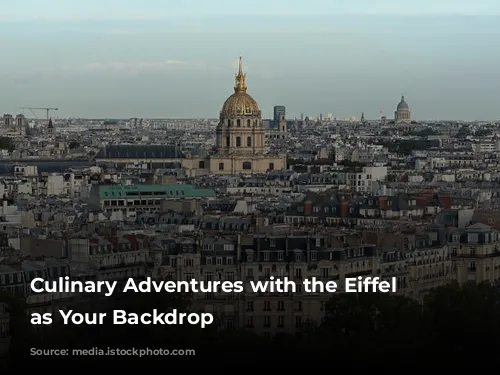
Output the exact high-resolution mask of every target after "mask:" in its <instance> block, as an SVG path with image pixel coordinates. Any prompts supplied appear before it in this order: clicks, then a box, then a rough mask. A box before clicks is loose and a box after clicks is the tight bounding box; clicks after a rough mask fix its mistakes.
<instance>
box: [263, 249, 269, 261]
mask: <svg viewBox="0 0 500 375" xmlns="http://www.w3.org/2000/svg"><path fill="white" fill-rule="evenodd" d="M268 260H269V253H268V252H267V251H266V252H264V261H266V262H267V261H268Z"/></svg>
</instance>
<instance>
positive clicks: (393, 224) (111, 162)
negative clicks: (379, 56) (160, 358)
mask: <svg viewBox="0 0 500 375" xmlns="http://www.w3.org/2000/svg"><path fill="white" fill-rule="evenodd" d="M243 50H244V49H243ZM243 52H244V51H243ZM246 57H247V56H245V55H243V56H241V57H239V56H234V59H235V60H236V61H237V62H236V63H235V67H234V69H233V70H231V69H229V68H228V69H227V71H224V72H223V74H224V75H226V76H227V78H228V80H226V82H230V81H229V79H233V84H232V85H228V86H227V87H226V88H225V89H226V92H227V95H226V96H225V97H220V98H218V99H217V100H219V102H220V104H219V105H218V107H217V108H214V109H213V113H218V117H216V118H191V119H190V118H185V119H181V118H168V117H166V118H157V117H152V118H147V117H140V116H138V117H133V118H130V117H127V118H93V117H92V116H90V117H89V118H82V117H66V116H59V112H63V111H64V108H62V106H61V107H60V105H59V103H56V102H54V103H52V105H51V106H48V107H42V106H18V107H7V108H6V107H4V106H3V105H2V103H1V102H0V110H1V111H3V113H4V114H3V117H2V118H1V119H0V121H1V124H0V193H1V195H2V197H3V198H2V208H1V215H0V218H1V228H0V244H1V246H0V358H9V355H11V356H12V355H13V353H14V354H15V355H17V354H19V353H21V352H23V353H24V352H26V350H27V349H26V345H28V344H27V343H28V342H29V340H35V341H36V343H37V345H38V348H40V349H44V347H43V345H45V344H46V345H47V347H48V346H50V345H52V346H54V345H58V344H60V343H64V342H70V341H72V340H73V339H72V338H70V337H80V338H81V340H82V344H81V345H82V346H85V345H87V346H88V347H94V346H95V347H97V346H102V348H103V350H105V347H109V345H108V344H107V342H108V341H106V340H110V341H109V342H113V343H117V344H118V345H119V344H121V343H122V342H123V343H124V345H125V342H126V341H127V339H125V338H123V337H122V336H120V335H121V334H120V335H119V334H117V333H112V332H114V331H112V328H103V330H102V331H101V333H100V334H101V335H102V337H104V335H105V334H106V335H108V336H106V339H104V338H102V341H99V340H100V339H99V338H98V335H97V334H96V333H95V332H93V331H90V330H89V331H78V330H76V331H73V328H71V329H70V328H68V329H67V332H69V333H61V330H59V329H58V328H57V326H58V324H61V322H60V321H59V322H58V321H57V319H55V321H54V323H52V325H53V326H54V327H55V328H54V327H51V326H48V327H39V326H29V324H27V323H26V322H25V321H24V320H23V319H24V318H22V317H23V316H29V314H33V313H40V314H44V313H53V314H54V317H57V314H56V312H57V311H66V312H67V311H72V310H78V311H79V309H81V310H82V311H87V310H86V309H90V308H96V306H100V307H99V308H102V309H107V308H109V304H111V305H118V304H121V303H130V306H132V307H134V308H135V307H137V308H139V307H138V306H139V305H141V304H144V306H146V305H147V306H149V307H154V308H155V309H156V308H158V309H161V308H164V309H168V308H172V306H173V305H172V304H174V303H175V304H176V303H179V304H181V305H182V306H183V308H185V309H186V310H187V311H200V312H204V313H210V314H213V316H214V317H215V319H214V322H213V324H211V328H210V330H209V329H206V330H205V331H210V333H209V334H208V335H210V336H207V337H210V340H213V342H214V344H213V346H214V348H219V349H218V350H223V349H221V348H224V350H235V351H236V352H238V349H235V348H238V347H241V348H243V346H244V345H247V343H249V342H253V341H251V339H250V336H245V335H252V336H251V337H252V338H253V339H254V340H260V341H258V343H259V344H258V345H259V346H260V345H262V348H265V349H260V350H261V351H262V353H265V352H267V354H266V355H269V356H270V358H271V357H272V356H274V355H275V354H271V352H273V351H274V350H276V351H280V353H281V351H282V352H283V353H285V352H286V353H288V354H290V353H292V352H291V351H290V350H292V349H290V348H289V347H288V346H287V345H290V346H292V345H294V349H293V350H295V351H297V352H299V351H300V352H303V353H309V354H308V355H312V353H315V352H317V353H321V355H324V356H328V355H330V354H328V353H330V351H331V350H344V351H343V352H342V353H344V354H345V356H344V355H342V356H343V357H345V359H342V360H343V361H344V360H345V361H346V363H347V362H348V361H350V360H351V357H349V356H348V355H347V354H346V353H350V352H351V351H354V350H358V348H361V349H360V350H368V348H370V349H369V350H370V351H371V354H370V355H368V357H367V358H370V360H373V361H375V359H376V358H379V357H381V356H383V355H385V353H386V352H385V351H386V350H387V351H393V350H395V351H396V352H397V353H399V355H402V354H401V353H403V352H404V351H405V350H408V351H409V352H411V354H407V355H408V356H409V357H408V358H410V359H411V360H416V359H415V358H420V359H419V360H422V361H423V362H422V363H424V362H425V361H427V358H431V357H433V356H434V355H435V351H436V350H441V349H442V348H444V347H445V348H446V349H443V352H442V353H441V354H442V358H441V359H440V361H443V363H449V361H451V360H452V359H453V360H457V361H458V362H456V363H459V362H460V361H461V360H460V361H459V360H458V359H457V358H458V357H460V356H462V355H464V353H468V350H472V349H470V348H471V345H473V344H471V340H472V339H471V337H474V336H475V335H476V334H477V335H486V336H488V338H487V340H492V341H493V340H495V343H496V340H497V336H496V335H497V334H499V333H500V331H499V330H498V328H497V326H496V324H500V320H499V319H500V318H498V316H500V315H498V314H496V315H498V316H496V315H495V313H498V312H500V310H499V307H498V306H497V305H498V299H499V298H500V296H499V295H498V292H499V288H498V286H499V285H500V119H491V120H486V119H485V120H475V121H470V120H456V119H453V120H425V119H421V118H419V117H418V116H416V115H415V113H422V112H424V109H423V108H418V107H415V106H414V105H413V102H412V94H411V93H412V87H408V88H407V90H405V91H407V93H406V94H405V93H402V92H394V93H393V98H394V99H393V101H392V102H388V103H386V104H385V107H384V108H387V110H380V111H378V113H374V111H373V109H372V107H370V108H371V109H370V111H369V113H368V112H365V108H363V102H361V101H360V102H358V103H357V104H359V108H358V112H357V113H355V114H354V113H353V114H352V115H351V116H350V117H344V115H342V116H337V115H336V114H335V113H330V112H329V110H328V109H327V108H326V109H325V113H306V112H305V111H304V112H302V110H301V109H300V108H296V107H294V108H292V109H291V108H289V106H287V103H285V102H283V101H281V100H277V101H276V102H273V103H271V102H269V100H266V102H261V101H259V97H258V96H255V97H254V96H253V95H254V94H253V92H254V90H256V85H257V83H256V81H254V79H253V76H252V73H251V70H248V71H247V69H246ZM230 63H231V61H229V62H228V66H230ZM257 91H258V90H257ZM276 97H277V98H279V91H277V93H276ZM417 102H418V101H417ZM421 102H422V101H421V100H420V103H421ZM331 112H333V111H331ZM65 113H66V112H65ZM268 113H272V116H266V115H265V114H268ZM289 113H293V115H290V114H289ZM62 277H66V279H65V280H69V279H71V280H75V281H81V282H85V281H95V282H102V283H103V284H104V283H108V282H109V283H113V282H116V283H118V284H120V283H125V282H127V280H130V279H131V278H132V279H134V280H137V281H140V280H145V279H146V278H150V279H153V280H163V281H190V280H193V279H194V280H202V281H207V282H211V281H215V280H218V281H221V282H223V281H243V282H245V283H248V282H249V281H259V280H260V281H263V280H269V278H271V277H273V278H287V279H290V280H295V281H297V282H300V281H303V280H307V279H311V278H316V279H317V280H321V281H323V282H328V281H335V282H336V285H338V288H339V291H338V292H337V293H335V296H333V294H332V293H305V292H304V291H303V290H302V289H301V288H300V286H299V287H298V288H297V290H296V291H295V292H294V293H291V292H259V293H251V292H246V291H245V292H243V293H234V292H217V293H213V292H198V293H192V294H190V295H189V296H184V295H183V296H182V298H181V297H179V301H177V300H175V301H172V300H171V299H170V298H174V297H169V298H167V297H164V298H163V299H161V298H158V297H154V298H156V299H154V300H152V301H150V300H149V299H147V298H149V297H144V296H142V297H141V296H137V297H127V298H123V300H121V299H117V300H113V301H112V302H109V300H107V301H108V302H105V301H106V298H104V296H97V297H95V296H88V295H86V294H85V293H81V292H78V291H77V292H74V291H73V292H49V291H47V292H37V291H35V290H33V288H32V284H31V282H32V281H33V280H34V279H35V278H43V279H45V280H50V281H54V282H55V281H56V280H58V279H59V278H62ZM372 277H379V278H380V279H381V280H384V281H388V282H389V283H394V289H395V291H394V290H391V293H390V294H391V296H387V295H386V296H382V297H373V296H370V293H367V295H368V296H365V295H364V293H360V294H358V293H356V294H355V295H348V294H347V293H345V288H346V280H347V279H354V280H355V279H356V278H359V280H362V279H366V278H372ZM388 285H389V284H388ZM390 285H392V284H390ZM107 297H108V296H107ZM120 298H121V297H120ZM151 298H153V297H151ZM175 298H177V297H175ZM175 298H174V299H175ZM377 298H380V300H378V299H377ZM384 298H386V299H387V300H386V299H384ZM143 299H144V300H143ZM125 300H126V302H123V301H125ZM341 301H345V302H341ZM398 301H399V302H398ZM401 301H402V302H401ZM484 301H487V302H484ZM342 303H344V304H342ZM155 304H156V305H155ZM184 304H185V305H184ZM127 306H129V305H127ZM141 306H142V305H141ZM175 306H177V305H175ZM373 306H375V307H373ZM132 307H130V308H132ZM141 308H142V307H141ZM175 308H177V307H175ZM475 308H476V310H475ZM370 309H375V310H377V311H378V313H377V314H379V315H381V316H382V317H381V318H380V317H378V315H377V314H375V313H374V314H375V315H376V316H375V315H374V316H375V317H372V316H371V315H370V314H372V313H371V312H370V311H371V310H370ZM396 310H397V311H401V312H397V311H396ZM365 313H366V314H367V315H366V316H365ZM398 314H399V315H398ZM448 314H449V315H448ZM368 315H370V316H368ZM431 315H432V318H431ZM451 315H454V316H453V317H451ZM493 316H496V317H493ZM415 317H416V318H415ZM391 319H392V320H393V321H391V322H389V320H391ZM412 319H413V320H412ZM449 319H451V320H450V321H451V323H448V322H449ZM470 319H472V320H470ZM470 321H473V323H470V325H471V327H472V328H471V327H469V326H467V324H468V323H467V322H470ZM336 322H337V323H336ZM361 322H362V323H361ZM362 324H363V325H362ZM366 324H368V326H369V327H370V328H367V327H368V326H367V325H366ZM494 324H495V326H494V327H493V325H494ZM361 326H362V327H361ZM451 326H453V327H451ZM360 327H361V328H360ZM381 327H382V328H381ZM387 327H389V328H387ZM65 329H66V328H65ZM75 329H76V328H75ZM78 329H83V328H81V327H80V328H78ZM108 329H109V332H108V331H107V330H108ZM141 329H144V331H143V332H142V331H141V332H142V333H141V332H140V333H137V335H140V340H142V341H141V343H142V344H145V343H146V344H147V343H148V342H149V341H147V340H153V341H151V342H152V343H153V344H155V345H160V344H163V342H164V341H162V340H167V339H165V338H163V339H162V338H161V337H155V338H154V339H153V338H151V337H152V336H151V335H153V336H154V335H155V333H154V331H151V330H149V328H148V330H147V331H146V328H141ZM151 329H152V328H151ZM155 329H156V328H155ZM162 329H163V328H162ZM165 329H173V330H174V331H165V332H177V334H169V335H170V336H171V338H169V339H168V340H167V341H165V342H167V344H168V345H173V346H172V348H171V350H172V349H173V348H174V347H175V348H180V346H182V345H184V348H185V350H191V349H187V348H188V347H190V345H189V344H187V343H189V342H190V341H189V340H191V341H193V342H194V341H195V337H196V340H198V337H201V333H199V332H191V331H189V332H188V331H182V329H184V328H183V327H181V328H179V327H169V328H165ZM175 330H178V331H175ZM117 332H118V331H117ZM134 332H135V331H134ZM162 332H163V331H162ZM228 332H235V334H236V333H238V334H240V335H243V336H238V337H236V338H234V337H235V336H231V338H225V337H226V336H224V335H229V333H228ZM242 332H243V333H242ZM429 332H438V333H436V336H435V337H434V339H433V340H434V341H433V343H432V344H429V340H430V339H429V337H430V336H429V335H430V333H429ZM204 334H205V333H204ZM16 335H17V336H16ZM71 335H75V336H71ZM76 335H77V336H76ZM221 335H222V336H221ZM426 335H427V336H426ZM158 336H160V335H159V334H158ZM99 337H100V336H99ZM113 337H114V338H113ZM134 337H135V336H134ZM137 337H139V336H137ZM173 337H186V339H185V340H184V341H182V340H181V344H182V345H181V344H179V345H177V342H176V341H175V339H174V338H173ZM284 337H285V338H284ZM287 338H288V339H289V340H292V338H293V340H296V341H293V344H291V342H292V341H289V342H288V344H287ZM253 339H252V340H253ZM65 340H66V341H65ZM86 340H88V341H86ZM130 340H132V339H130ZM137 340H139V339H137ZM206 340H208V339H206ZM35 341H33V342H35ZM76 341H78V340H76ZM201 341H202V340H201ZM201 341H200V342H201ZM186 342H187V343H186ZM204 342H205V341H203V343H199V344H198V347H199V348H204V345H206V344H204ZM354 342H355V343H354ZM95 343H98V344H95ZM403 343H405V344H403ZM153 344H151V345H148V346H153ZM248 345H250V344H248ZM398 345H401V346H405V345H408V346H407V347H406V349H405V348H404V347H402V348H398V349H395V347H396V346H398ZM495 345H497V344H495ZM34 346H36V345H31V347H34ZM67 346H68V347H69V345H67ZM133 346H135V347H138V346H139V345H137V344H134V345H133ZM495 348H496V346H495ZM108 349H109V348H108ZM176 350H177V349H176ZM213 350H214V351H215V350H216V349H213ZM245 350H247V349H245ZM491 350H494V348H493V349H491ZM240 351H241V352H243V349H241V350H240ZM197 352H200V349H197ZM172 353H173V352H172ZM193 353H194V350H193ZM273 353H274V352H273ZM293 353H295V352H293ZM387 353H389V352H387ZM171 355H173V354H171ZM179 355H180V354H179ZM263 355H264V354H263ZM272 358H275V357H272ZM328 358H329V357H328ZM353 358H354V357H353ZM422 358H423V359H422ZM325 361H326V357H325ZM377 361H381V360H380V359H377ZM429 362H432V360H431V359H429ZM0 363H1V362H0ZM377 363H378V362H377ZM425 363H427V362H425ZM460 363H461V362H460ZM18 365H19V364H18Z"/></svg>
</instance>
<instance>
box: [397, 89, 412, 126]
mask: <svg viewBox="0 0 500 375" xmlns="http://www.w3.org/2000/svg"><path fill="white" fill-rule="evenodd" d="M394 122H395V123H396V124H400V123H410V122H411V112H410V107H409V106H408V103H406V102H405V97H404V95H402V96H401V101H400V102H399V104H398V107H397V109H396V112H394Z"/></svg>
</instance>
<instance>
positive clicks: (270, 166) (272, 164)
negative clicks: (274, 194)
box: [269, 163, 274, 171]
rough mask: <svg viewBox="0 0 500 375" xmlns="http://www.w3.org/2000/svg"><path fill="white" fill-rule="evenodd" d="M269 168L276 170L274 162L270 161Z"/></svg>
mask: <svg viewBox="0 0 500 375" xmlns="http://www.w3.org/2000/svg"><path fill="white" fill-rule="evenodd" d="M269 170H270V171H274V163H269Z"/></svg>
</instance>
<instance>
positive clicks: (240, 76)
mask: <svg viewBox="0 0 500 375" xmlns="http://www.w3.org/2000/svg"><path fill="white" fill-rule="evenodd" d="M265 138H266V129H265V128H264V125H263V122H262V113H261V111H260V109H259V106H258V105H257V102H256V101H255V99H254V98H252V97H251V96H250V95H249V94H248V93H247V85H246V74H244V73H243V64H242V60H241V57H240V61H239V67H238V73H237V74H236V77H235V85H234V94H232V95H231V96H230V97H229V98H227V99H226V101H225V102H224V104H223V106H222V109H221V111H220V119H219V124H218V126H217V130H216V151H215V153H214V154H213V155H211V156H210V157H209V168H210V173H214V174H240V173H248V174H252V173H264V172H266V171H269V170H279V169H286V155H272V154H269V153H267V151H266V147H265Z"/></svg>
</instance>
